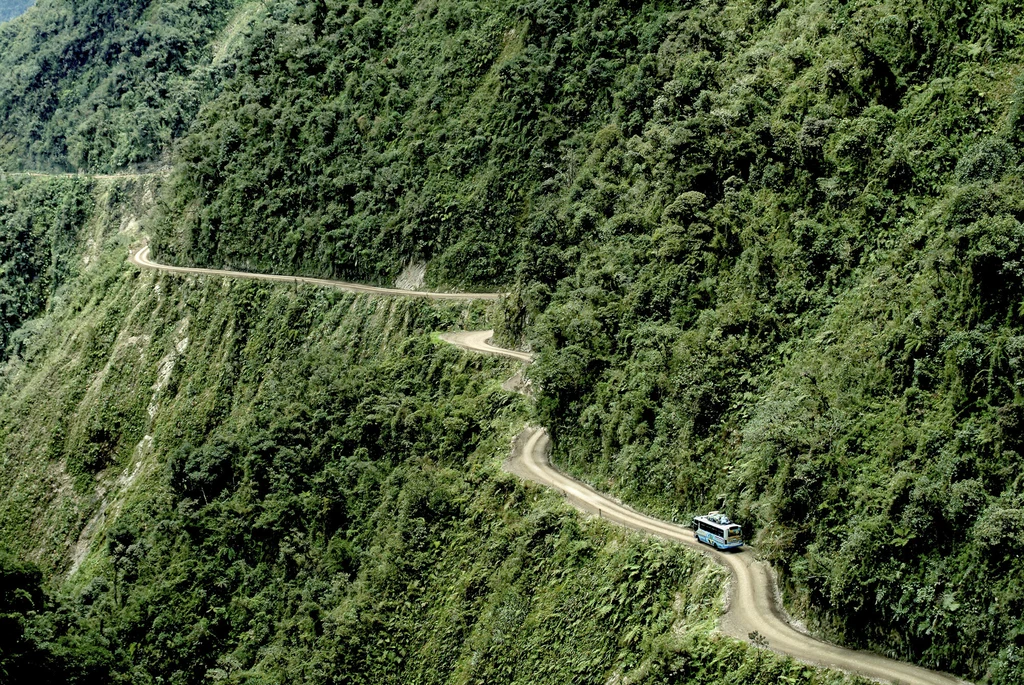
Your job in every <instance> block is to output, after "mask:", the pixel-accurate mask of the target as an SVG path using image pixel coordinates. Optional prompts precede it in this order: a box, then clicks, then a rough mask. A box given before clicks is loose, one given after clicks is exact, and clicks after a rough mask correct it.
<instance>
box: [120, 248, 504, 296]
mask: <svg viewBox="0 0 1024 685" xmlns="http://www.w3.org/2000/svg"><path fill="white" fill-rule="evenodd" d="M128 260H129V261H130V262H131V263H132V264H134V265H135V266H137V267H139V268H142V269H156V270H158V271H166V272H168V273H174V274H186V275H193V276H219V277H222V278H242V279H248V280H251V281H273V282H275V283H293V284H296V285H298V284H300V283H301V284H303V285H319V286H323V287H326V288H337V289H338V290H344V291H346V292H350V293H366V294H370V295H398V296H401V297H425V298H428V299H431V300H497V299H498V298H500V297H501V293H434V292H428V291H424V290H399V289H397V288H378V287H376V286H372V285H362V284H361V283H348V282H346V281H334V280H331V279H327V278H310V277H307V276H281V275H278V274H261V273H250V272H248V271H229V270H226V269H199V268H195V267H185V266H169V265H167V264H159V263H157V262H154V261H153V260H152V259H150V257H149V246H148V245H147V246H145V247H143V248H141V249H140V250H138V251H137V252H133V253H132V254H131V255H130V256H129V258H128Z"/></svg>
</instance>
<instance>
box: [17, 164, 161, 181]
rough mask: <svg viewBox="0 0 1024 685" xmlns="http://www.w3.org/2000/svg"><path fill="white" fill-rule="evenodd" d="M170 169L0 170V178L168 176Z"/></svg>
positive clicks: (105, 178)
mask: <svg viewBox="0 0 1024 685" xmlns="http://www.w3.org/2000/svg"><path fill="white" fill-rule="evenodd" d="M170 173H171V170H170V168H169V167H165V168H161V169H157V170H155V171H121V172H115V173H113V174H87V173H81V172H77V171H68V172H64V173H61V172H52V173H50V172H45V171H0V178H3V177H4V176H15V177H28V178H94V179H99V180H109V179H114V178H152V177H154V176H168V175H170Z"/></svg>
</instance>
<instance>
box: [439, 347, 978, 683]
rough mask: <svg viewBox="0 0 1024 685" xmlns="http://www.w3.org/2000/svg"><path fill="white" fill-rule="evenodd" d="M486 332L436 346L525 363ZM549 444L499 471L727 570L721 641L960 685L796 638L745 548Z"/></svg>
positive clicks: (516, 455)
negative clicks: (643, 501) (701, 530)
mask: <svg viewBox="0 0 1024 685" xmlns="http://www.w3.org/2000/svg"><path fill="white" fill-rule="evenodd" d="M493 334H494V331H466V332H458V333H448V334H445V335H442V336H441V338H442V339H443V340H445V341H446V342H448V343H451V344H452V345H456V346H457V347H461V348H463V349H465V350H469V351H472V352H478V353H482V354H491V355H497V356H503V357H509V358H511V359H515V360H518V361H522V362H526V363H529V362H531V361H532V360H533V357H532V356H531V355H529V354H527V353H525V352H518V351H516V350H506V349H503V348H500V347H495V346H494V345H492V344H491V342H490V340H491V337H492V336H493ZM550 454H551V438H550V436H549V435H548V432H547V431H546V430H544V429H543V428H538V427H529V428H527V429H525V430H524V431H523V433H522V434H521V435H520V436H519V439H518V440H516V445H515V449H514V450H513V453H512V458H511V459H510V460H509V462H508V463H507V465H506V468H507V469H508V470H509V471H510V472H511V473H514V474H515V475H517V476H519V477H520V478H525V479H527V480H531V481H533V482H535V483H539V484H541V485H546V486H548V487H551V488H554V489H555V490H558V491H559V492H561V493H562V495H564V496H565V498H566V499H567V500H568V501H569V502H570V503H571V504H572V505H573V506H575V507H576V508H577V509H580V510H581V511H584V512H587V513H590V514H594V515H597V516H600V517H601V518H603V519H605V520H607V521H611V522H612V523H616V524H618V525H621V526H625V527H626V528H631V529H633V530H636V531H640V532H642V533H647V534H649V535H656V536H658V537H660V538H663V539H665V540H670V541H672V542H676V543H680V544H683V545H686V546H687V547H691V548H694V549H696V550H698V551H700V552H703V553H704V554H707V555H709V556H710V557H711V558H712V559H714V561H716V562H717V563H719V564H721V565H722V566H724V567H725V568H727V569H728V570H729V573H730V574H731V576H732V585H731V587H730V589H729V602H728V607H727V609H726V612H725V615H724V616H723V617H722V621H721V628H722V631H723V632H724V633H726V634H727V635H730V636H731V637H735V638H738V639H741V640H746V641H749V635H750V634H751V633H754V632H757V633H759V634H760V635H762V636H763V637H764V638H766V639H767V640H768V646H769V648H770V649H772V650H774V651H776V652H779V653H780V654H787V655H789V656H791V657H793V658H794V659H798V660H800V661H803V662H806V663H810V664H815V665H818V666H824V667H827V668H834V669H838V670H841V671H847V672H849V673H856V674H857V675H861V676H864V677H866V678H871V679H874V680H880V681H883V682H892V683H899V684H900V685H951V684H953V683H965V682H966V681H963V680H960V679H959V678H956V677H954V676H951V675H948V674H945V673H939V672H936V671H929V670H927V669H925V668H921V667H920V666H914V665H913V664H908V663H905V662H902V661H896V660H894V659H888V658H886V657H884V656H880V655H878V654H875V653H873V652H864V651H857V650H853V649H846V648H845V647H839V646H837V645H833V644H829V643H827V642H823V641H821V640H818V639H817V638H815V637H813V636H811V635H808V634H806V633H804V632H801V631H799V630H797V629H796V628H795V627H794V626H793V625H792V624H791V623H790V622H789V619H788V617H787V616H786V612H785V611H784V610H783V609H782V607H781V606H780V605H779V602H778V599H777V592H776V584H775V578H774V576H773V575H772V572H771V568H770V567H769V565H768V564H767V563H766V562H764V561H761V560H759V559H758V558H757V553H756V550H754V549H753V548H750V547H745V548H741V549H740V550H739V551H725V552H719V551H717V550H714V549H712V548H711V547H708V546H706V545H703V544H701V543H700V542H698V541H697V539H696V537H695V536H694V533H693V530H691V529H690V528H686V527H685V526H680V525H678V524H675V523H670V522H668V521H662V520H660V519H656V518H653V517H651V516H647V515H646V514H641V513H640V512H638V511H636V510H634V509H631V508H630V507H627V506H625V505H623V504H621V503H619V502H617V501H615V500H614V499H612V498H610V497H609V496H608V495H605V494H602V493H600V492H598V491H596V490H594V489H593V488H592V487H590V486H589V485H587V484H585V483H581V482H580V481H578V480H576V479H575V478H572V477H570V476H567V475H566V474H564V473H562V472H561V471H559V470H557V469H556V468H554V467H553V466H552V465H551V460H550Z"/></svg>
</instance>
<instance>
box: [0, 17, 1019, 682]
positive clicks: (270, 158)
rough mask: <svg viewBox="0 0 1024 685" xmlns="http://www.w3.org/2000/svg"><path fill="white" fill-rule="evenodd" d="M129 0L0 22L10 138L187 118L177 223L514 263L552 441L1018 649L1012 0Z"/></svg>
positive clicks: (654, 502) (988, 650)
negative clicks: (721, 511)
mask: <svg viewBox="0 0 1024 685" xmlns="http://www.w3.org/2000/svg"><path fill="white" fill-rule="evenodd" d="M114 4H115V3H111V2H101V1H100V0H93V1H92V2H89V3H79V4H76V5H74V6H72V5H70V4H68V3H65V2H58V1H57V0H51V1H50V2H40V5H39V7H37V8H36V9H35V10H33V12H31V13H29V14H27V15H25V16H24V17H23V18H22V19H20V20H18V21H15V22H12V23H10V24H6V25H4V26H2V27H0V65H2V66H3V67H5V68H4V69H2V70H0V79H7V81H4V85H3V87H0V103H2V104H0V107H2V109H0V112H2V113H3V114H2V115H0V155H3V159H4V160H6V161H5V164H6V165H7V166H8V168H15V167H26V168H27V167H31V166H33V165H37V166H46V167H50V168H89V169H100V170H102V169H115V168H119V167H123V166H126V165H127V166H137V165H146V164H162V163H163V162H164V160H165V158H164V157H163V155H165V154H166V151H167V150H168V149H170V147H171V145H172V143H174V145H176V147H175V154H174V157H173V161H174V166H175V171H174V174H173V176H172V178H171V180H170V182H169V183H168V184H167V185H166V187H165V189H164V192H163V193H162V195H161V200H160V209H159V212H158V214H157V215H156V216H155V217H154V218H153V219H152V221H151V222H149V224H147V229H148V230H150V231H151V233H152V238H153V242H154V246H155V248H156V249H157V253H158V256H159V257H161V258H163V259H166V260H169V261H177V262H179V263H187V264H200V265H212V266H221V265H229V266H234V267H240V268H249V269H259V270H273V271H282V272H294V273H299V272H301V273H309V274H316V275H336V276H343V277H348V278H354V279H361V280H366V281H371V282H379V283H387V282H390V281H391V280H392V279H393V278H394V276H395V275H396V274H397V273H398V272H399V271H400V270H401V268H402V267H403V266H404V265H405V264H407V263H409V262H410V261H427V262H428V263H429V266H428V270H427V280H428V283H430V284H432V285H433V286H436V287H442V288H449V287H469V286H473V287H474V288H482V287H491V288H501V289H508V290H510V291H511V295H510V296H509V297H508V298H507V299H506V301H505V302H504V303H503V305H502V312H501V321H500V324H501V335H502V337H503V339H504V340H505V341H506V342H509V343H513V342H517V343H522V344H525V345H527V346H529V347H531V348H533V349H534V350H535V351H537V352H538V354H539V361H538V363H537V364H536V365H535V367H534V368H533V371H532V373H533V376H534V379H535V380H536V381H537V386H538V387H539V389H540V390H539V392H538V398H537V402H538V409H537V419H538V420H540V421H542V422H543V423H544V424H545V425H548V426H549V427H550V428H551V429H552V431H553V434H554V437H555V450H556V451H555V460H556V462H557V463H559V465H561V466H563V467H564V468H566V469H567V470H569V471H571V472H573V473H575V474H577V475H580V476H582V477H584V478H586V479H588V480H590V481H591V482H593V483H595V484H596V485H597V486H598V487H601V488H603V489H609V490H611V491H613V492H615V493H617V494H619V495H621V496H622V497H623V498H625V499H626V500H627V501H629V502H631V503H634V504H636V505H638V506H643V507H646V508H648V509H650V510H652V511H655V512H659V513H661V514H663V515H666V516H677V517H685V516H688V515H689V514H691V513H694V512H696V511H701V510H707V509H710V508H715V507H718V506H725V507H727V508H728V509H729V510H730V511H731V513H732V514H733V515H734V516H735V517H737V518H740V519H742V521H743V522H744V523H745V524H746V525H747V528H748V530H749V531H750V532H751V533H752V534H754V536H755V541H756V543H757V544H758V545H759V546H760V548H761V550H762V551H763V553H765V554H766V555H767V556H768V558H770V559H771V560H772V561H773V563H775V564H776V566H777V567H778V568H779V569H780V571H781V572H782V577H783V581H784V586H785V594H786V600H787V604H788V606H789V608H790V609H791V610H792V611H794V612H795V613H797V614H799V615H800V616H801V617H803V618H804V619H805V620H806V621H807V622H808V624H809V625H811V626H812V627H813V628H814V629H815V630H816V631H818V632H820V633H822V634H824V635H826V636H828V637H831V638H835V639H838V640H841V641H844V642H846V643H848V644H853V645H863V646H869V647H872V648H875V649H877V650H880V651H883V652H886V653H890V654H892V655H894V656H898V657H902V658H907V659H912V660H915V661H918V662H920V663H923V664H925V665H929V666H936V667H940V668H944V669H951V670H954V671H956V672H958V673H962V674H965V675H968V676H971V677H973V678H977V679H982V680H985V681H987V682H992V683H1016V682H1021V681H1024V659H1022V655H1024V651H1022V650H1024V619H1022V618H1021V617H1022V616H1024V562H1022V561H1021V558H1020V552H1021V546H1022V545H1024V543H1022V542H1021V541H1022V540H1024V482H1022V480H1021V475H1022V474H1021V468H1022V467H1021V453H1022V451H1024V397H1022V388H1024V386H1022V383H1024V378H1022V377H1019V376H1020V374H1022V373H1024V371H1022V370H1021V369H1022V368H1024V330H1022V321H1021V317H1022V307H1024V300H1022V298H1024V291H1022V286H1021V278H1022V276H1024V268H1022V266H1021V264H1022V263H1024V228H1022V225H1021V223H1020V222H1021V219H1022V217H1024V185H1022V184H1024V181H1022V178H1021V162H1022V157H1021V155H1022V153H1024V149H1022V145H1024V75H1022V74H1021V69H1020V64H1022V63H1024V61H1022V59H1021V58H1022V55H1021V45H1020V40H1021V38H1020V37H1021V36H1022V35H1024V26H1022V25H1021V24H1022V22H1024V7H1022V6H1021V3H1020V2H1019V1H1018V0H938V1H937V2H932V3H918V2H913V1H911V0H884V1H883V2H867V0H859V1H854V2H839V1H837V0H793V1H790V2H779V3H774V4H773V3H767V2H761V1H760V0H705V1H703V2H697V3H692V4H687V5H684V4H679V3H670V2H647V3H644V2H630V1H627V0H621V1H618V2H616V1H613V0H591V1H589V2H568V1H567V0H530V1H526V2H519V3H498V2H492V1H489V0H478V1H477V2H472V1H468V0H458V1H456V0H424V1H423V2H415V3H414V2H410V1H406V2H400V1H397V2H389V3H380V2H370V1H366V2H336V1H334V0H304V1H298V0H296V1H268V2H265V3H255V2H254V3H244V4H243V3H229V2H226V1H225V2H223V3H218V4H214V3H202V2H195V1H193V2H184V1H183V0H179V1H178V2H174V3H169V2H152V3H150V4H145V3H135V4H131V3H128V4H127V5H126V6H125V7H124V8H122V9H120V10H118V11H116V12H113V11H111V12H110V13H107V11H106V10H107V9H109V8H112V7H114ZM122 4H123V3H122ZM172 8H173V11H172ZM44 18H47V19H45V20H44ZM179 18H180V22H181V23H176V22H178V21H179ZM140 27H145V31H143V30H142V28H140ZM194 27H198V28H195V29H194ZM165 35H167V36H171V37H169V38H167V39H166V40H164V39H163V38H160V39H159V40H157V39H155V38H153V39H151V37H153V36H165ZM132 36H134V38H133V39H132V40H128V37H132ZM140 36H141V37H140ZM174 36H177V38H174ZM65 39H66V40H67V43H66V45H68V46H71V47H68V48H61V47H59V46H60V45H62V44H61V43H60V42H59V41H61V40H65ZM55 41H56V42H55ZM131 46H134V47H131ZM68 55H71V56H75V57H74V64H72V65H70V66H68V65H65V64H64V63H63V62H62V60H67V59H70V58H69V57H67V56H68ZM19 75H20V76H19ZM25 75H32V78H27V77H26V76H25ZM90 127H91V128H90ZM12 211H13V210H12ZM5 230H6V229H5ZM51 239H52V237H47V238H45V240H43V239H40V242H38V243H37V244H38V245H46V244H47V243H46V240H51ZM19 258H20V259H28V257H19ZM5 259H9V258H5ZM4 287H7V286H4ZM12 287H13V286H12ZM100 290H102V289H100ZM17 308H18V309H17V311H21V312H30V311H37V310H38V305H31V304H30V305H29V306H27V307H22V305H21V304H20V303H19V304H18V305H17ZM33 308H34V309H33ZM18 316H21V317H22V318H24V316H25V314H19V315H18ZM19 320H20V319H19ZM452 322H453V321H441V320H439V321H438V322H437V323H438V324H439V325H440V324H442V323H452ZM427 328H428V327H426V326H424V329H423V330H426V329H427ZM421 342H422V341H421ZM53 344H54V345H56V342H54V343H53ZM417 354H419V352H417ZM19 360H20V358H19ZM19 360H15V362H12V363H14V364H16V363H21V362H20V361H19ZM418 363H419V364H420V365H422V366H430V364H431V362H430V361H429V360H428V361H420V362H418ZM417 368H418V367H417ZM410 372H411V371H410ZM417 373H418V372H417ZM435 380H437V378H433V377H431V378H429V379H428V378H425V377H424V378H422V379H421V381H419V382H420V383H422V384H423V385H422V386H415V387H423V388H425V387H426V384H427V383H428V381H435ZM140 382H141V381H140ZM140 387H141V386H140ZM244 387H245V386H239V388H240V392H241V391H243V390H242V389H243V388H244ZM412 387H413V386H410V390H409V393H410V394H411V395H415V392H414V391H413V390H412V389H411V388H412ZM71 388H72V386H68V390H67V392H71ZM78 392H84V390H79V391H78ZM417 392H418V391H417ZM424 392H426V391H425V390H424ZM141 409H143V410H144V408H141ZM126 411H127V410H126ZM131 411H134V412H138V411H140V407H135V408H134V409H132V410H131ZM518 411H520V412H524V411H526V410H525V409H519V410H518ZM134 415H135V414H132V416H134ZM118 420H122V421H127V420H128V419H124V418H123V417H122V418H120V419H118ZM133 420H135V419H133ZM509 421H511V419H509ZM96 429H97V430H105V429H103V428H102V426H100V425H97V427H96ZM83 435H84V433H83ZM142 437H144V436H143V435H141V434H140V435H137V436H133V438H138V439H139V440H141V439H142ZM228 437H229V438H230V441H234V442H231V443H230V444H232V445H236V447H232V448H231V450H242V451H244V450H248V449H249V447H248V446H247V445H249V443H248V442H246V440H248V438H245V437H238V436H235V435H231V436H228ZM76 439H79V440H81V439H84V438H76ZM96 442H97V444H100V445H106V447H102V448H97V450H98V452H96V454H106V453H108V452H109V451H110V450H111V449H113V447H112V446H113V445H118V447H117V449H122V450H123V449H128V448H129V447H132V446H133V445H134V444H135V443H133V442H131V441H128V442H124V443H123V444H121V443H120V442H116V443H115V442H112V439H108V438H107V437H105V436H104V435H102V434H99V438H98V439H97V441H96ZM169 444H170V443H169ZM192 444H193V445H200V444H201V443H199V442H198V441H192ZM175 449H176V448H175ZM196 449H200V447H197V448H196ZM225 449H227V448H225ZM239 453H240V452H239ZM90 454H92V453H90ZM168 454H170V452H168ZM230 454H232V455H234V454H236V452H235V451H230ZM94 458H99V459H101V460H102V459H103V458H100V457H94V456H90V457H88V459H94ZM186 459H187V457H186ZM231 459H232V460H234V459H235V457H234V456H232V458H231ZM232 463H234V461H232ZM403 463H404V462H403ZM396 468H397V467H396ZM453 468H455V471H457V472H459V473H461V474H463V475H464V474H465V473H466V472H465V471H463V470H460V469H459V468H456V467H453ZM81 473H86V474H87V473H89V471H88V469H85V470H84V471H82V472H81ZM232 473H234V471H232ZM71 477H72V480H74V481H75V482H76V483H78V485H77V486H76V487H78V488H79V489H82V488H85V487H86V485H85V484H86V483H87V480H85V479H84V477H83V476H81V475H80V474H78V473H71ZM460 477H462V476H460ZM466 477H468V476H466ZM26 487H27V486H26ZM193 494H195V493H193ZM236 497H244V495H232V496H231V499H232V500H233V501H234V498H236ZM191 499H193V500H195V501H199V499H197V498H195V497H192V498H191ZM207 506H209V503H208V502H207ZM238 506H242V505H238ZM24 511H25V512H26V513H25V514H24V516H25V518H24V519H23V520H21V519H19V523H18V524H17V525H14V526H12V528H11V529H12V530H13V529H18V530H27V529H28V528H27V527H25V526H28V523H27V521H28V520H29V519H30V518H31V517H32V516H33V514H31V512H32V511H34V510H33V509H32V507H31V506H30V505H27V504H26V505H25V508H24ZM4 515H5V516H9V514H4ZM82 523H83V522H82V521H78V522H77V523H74V524H71V523H69V524H68V525H67V530H68V531H74V530H77V529H79V528H80V527H81V525H82ZM76 526H77V528H76ZM171 530H176V529H171ZM69 534H70V533H69ZM133 534H134V533H133ZM133 539H134V538H133ZM70 542H71V543H73V542H74V540H70ZM133 544H134V543H133ZM154 587H155V585H154ZM140 649H141V648H140ZM247 663H252V662H247ZM218 668H222V667H220V666H218ZM246 668H248V666H247V667H246ZM226 670H230V669H226ZM197 672H198V671H197Z"/></svg>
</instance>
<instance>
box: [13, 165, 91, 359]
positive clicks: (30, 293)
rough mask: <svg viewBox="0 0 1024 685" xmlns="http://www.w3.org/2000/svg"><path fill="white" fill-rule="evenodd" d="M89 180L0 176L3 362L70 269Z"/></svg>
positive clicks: (84, 215)
mask: <svg viewBox="0 0 1024 685" xmlns="http://www.w3.org/2000/svg"><path fill="white" fill-rule="evenodd" d="M89 185H90V184H89V183H88V182H84V181H80V180H77V179H68V180H66V181H64V180H62V181H60V182H49V181H35V182H33V181H26V182H22V181H15V180H9V179H0V361H2V360H3V359H4V358H5V354H6V351H7V350H8V348H13V349H14V350H15V351H17V349H18V341H16V340H14V341H12V340H11V336H12V335H13V334H14V333H15V331H17V330H18V329H19V328H21V326H22V324H24V323H25V322H26V321H28V320H29V319H30V318H31V317H33V316H35V315H37V314H39V313H40V312H41V311H42V310H43V308H44V307H45V305H46V302H47V300H48V299H49V297H50V296H51V295H52V294H53V293H54V292H55V291H56V289H57V288H58V286H60V285H61V284H62V283H63V282H65V281H66V280H67V278H68V276H69V274H70V273H71V272H72V270H73V258H74V256H75V254H76V246H75V237H76V235H77V233H78V231H79V230H80V229H81V227H83V226H84V225H85V224H86V222H87V220H88V218H89V215H90V213H91V210H92V201H93V198H92V194H91V193H90V190H89Z"/></svg>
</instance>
